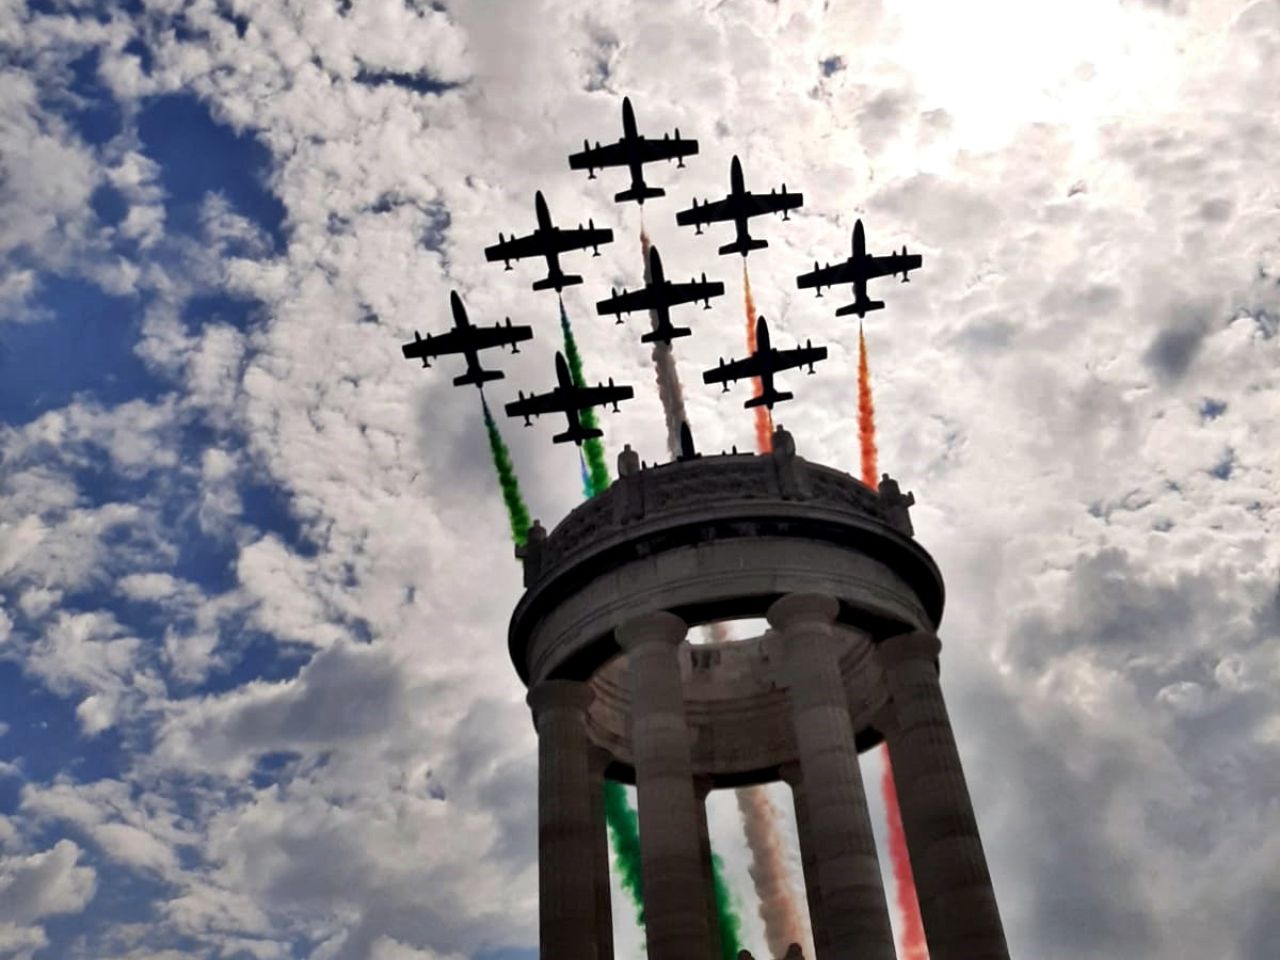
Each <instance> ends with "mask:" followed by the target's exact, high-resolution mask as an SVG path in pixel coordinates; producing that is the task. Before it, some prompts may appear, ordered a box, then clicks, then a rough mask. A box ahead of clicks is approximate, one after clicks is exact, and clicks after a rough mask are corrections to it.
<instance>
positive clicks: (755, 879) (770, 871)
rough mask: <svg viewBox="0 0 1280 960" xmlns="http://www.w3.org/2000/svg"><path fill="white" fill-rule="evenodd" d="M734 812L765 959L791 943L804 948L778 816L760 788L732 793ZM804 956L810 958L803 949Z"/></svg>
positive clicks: (805, 941)
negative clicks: (752, 887)
mask: <svg viewBox="0 0 1280 960" xmlns="http://www.w3.org/2000/svg"><path fill="white" fill-rule="evenodd" d="M734 792H735V793H736V794H737V798H738V811H739V812H740V813H741V814H742V825H743V828H744V829H745V831H746V834H747V846H748V847H750V849H751V866H750V867H748V872H749V873H750V874H751V882H752V883H753V884H754V885H755V890H756V896H757V897H758V898H759V900H760V919H761V920H762V921H764V939H765V943H766V944H767V945H768V947H769V956H771V957H781V956H784V955H785V954H786V952H787V947H789V946H790V945H791V944H793V943H797V944H800V945H801V946H802V947H805V945H806V944H808V942H809V935H808V933H807V932H806V931H807V927H806V925H805V922H804V920H803V919H802V918H801V916H800V913H799V911H798V910H796V904H795V898H794V896H793V894H792V888H791V876H790V871H788V870H787V863H786V857H785V854H784V853H783V850H782V838H781V836H779V833H778V828H777V823H778V813H777V811H776V810H775V809H774V806H773V804H772V803H770V802H769V795H768V794H766V793H765V791H764V788H763V787H744V788H742V789H740V790H736V791H734ZM805 949H806V953H805V956H812V955H813V951H812V950H810V949H808V948H807V947H806V948H805Z"/></svg>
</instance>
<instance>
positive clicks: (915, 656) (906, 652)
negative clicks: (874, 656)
mask: <svg viewBox="0 0 1280 960" xmlns="http://www.w3.org/2000/svg"><path fill="white" fill-rule="evenodd" d="M877 651H878V652H879V654H880V661H881V663H883V664H884V665H885V666H887V667H888V666H896V665H898V664H901V663H907V662H908V661H911V660H928V661H930V662H933V661H936V660H937V659H938V654H939V653H940V652H941V651H942V642H941V641H940V640H939V639H938V635H937V634H935V633H928V632H926V631H924V630H915V631H912V632H911V633H900V634H898V635H897V636H896V637H889V638H888V639H886V640H883V641H881V643H880V644H879V646H878V647H877Z"/></svg>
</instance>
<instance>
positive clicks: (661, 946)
mask: <svg viewBox="0 0 1280 960" xmlns="http://www.w3.org/2000/svg"><path fill="white" fill-rule="evenodd" d="M687 630H688V627H687V626H686V624H685V622H684V621H683V620H681V619H680V618H679V617H677V616H674V615H673V614H670V613H666V612H662V611H659V612H656V613H650V614H645V615H643V616H640V617H636V618H634V619H632V620H629V621H627V622H626V623H624V624H623V625H622V626H620V627H619V628H618V629H617V639H618V642H619V643H620V644H621V645H622V647H623V649H625V650H626V651H627V654H628V662H629V666H630V673H631V705H632V714H631V741H632V752H633V754H634V758H635V771H636V800H637V806H638V808H639V815H640V866H641V877H642V879H643V883H644V909H645V933H646V938H647V941H648V953H649V960H707V958H709V957H711V956H712V950H711V930H710V927H709V925H708V923H707V911H706V893H705V891H704V889H703V883H702V865H701V863H700V859H701V858H700V857H699V849H700V843H699V838H698V832H699V831H698V820H699V814H698V798H697V796H696V794H695V791H694V785H693V764H692V762H691V760H690V756H689V729H688V725H687V722H686V716H685V707H684V690H683V687H682V685H681V679H680V666H679V663H678V662H677V660H676V648H677V647H678V646H679V644H680V642H681V641H682V640H683V639H684V636H685V633H686V632H687ZM543 956H547V957H551V956H555V957H556V960H559V955H556V954H546V953H544V954H543Z"/></svg>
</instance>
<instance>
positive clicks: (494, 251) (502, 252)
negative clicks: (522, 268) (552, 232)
mask: <svg viewBox="0 0 1280 960" xmlns="http://www.w3.org/2000/svg"><path fill="white" fill-rule="evenodd" d="M549 247H550V244H548V243H547V241H546V240H544V239H543V238H542V236H541V235H539V234H536V233H531V234H529V235H528V236H524V237H512V238H511V239H510V240H502V241H500V242H499V243H495V244H494V245H493V246H491V247H485V248H484V258H485V259H486V260H488V261H489V262H490V263H492V262H494V261H495V260H523V259H524V258H525V257H545V256H546V255H547V253H548V252H549Z"/></svg>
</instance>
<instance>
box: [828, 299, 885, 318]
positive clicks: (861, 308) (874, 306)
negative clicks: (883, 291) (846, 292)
mask: <svg viewBox="0 0 1280 960" xmlns="http://www.w3.org/2000/svg"><path fill="white" fill-rule="evenodd" d="M883 309H884V301H883V300H855V301H854V302H853V303H846V304H845V305H844V306H843V307H841V308H840V309H839V310H837V311H836V316H837V317H847V316H849V314H851V313H856V314H857V315H858V316H859V317H865V316H866V315H867V314H868V313H870V312H871V311H872V310H883Z"/></svg>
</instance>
